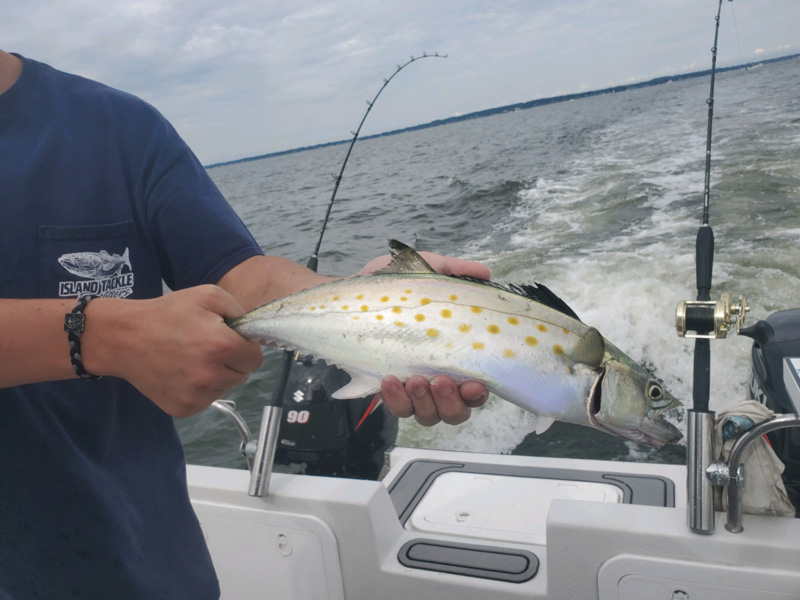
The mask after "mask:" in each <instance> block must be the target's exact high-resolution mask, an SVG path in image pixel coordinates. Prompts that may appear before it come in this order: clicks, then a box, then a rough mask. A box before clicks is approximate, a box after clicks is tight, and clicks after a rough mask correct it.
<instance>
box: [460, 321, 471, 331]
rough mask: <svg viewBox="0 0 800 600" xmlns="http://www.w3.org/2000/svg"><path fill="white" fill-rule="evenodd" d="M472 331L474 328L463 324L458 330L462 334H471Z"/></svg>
mask: <svg viewBox="0 0 800 600" xmlns="http://www.w3.org/2000/svg"><path fill="white" fill-rule="evenodd" d="M470 329H472V328H471V327H470V326H469V325H467V324H466V323H462V324H461V325H459V326H458V330H459V331H460V332H461V333H469V330H470Z"/></svg>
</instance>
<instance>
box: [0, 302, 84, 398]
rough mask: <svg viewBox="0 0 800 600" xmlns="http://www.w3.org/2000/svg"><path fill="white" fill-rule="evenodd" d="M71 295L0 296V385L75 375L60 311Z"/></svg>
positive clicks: (65, 310) (68, 304)
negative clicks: (55, 297)
mask: <svg viewBox="0 0 800 600" xmlns="http://www.w3.org/2000/svg"><path fill="white" fill-rule="evenodd" d="M74 306H75V299H74V298H66V299H63V300H62V299H58V300H7V299H0V331H2V332H3V333H2V335H0V387H10V386H14V385H21V384H23V383H33V382H35V381H53V380H57V379H68V378H72V377H76V375H75V372H74V371H73V369H72V364H71V363H70V359H69V342H68V341H67V334H66V333H65V332H64V315H65V314H66V313H68V312H70V311H71V310H72V309H73V307H74Z"/></svg>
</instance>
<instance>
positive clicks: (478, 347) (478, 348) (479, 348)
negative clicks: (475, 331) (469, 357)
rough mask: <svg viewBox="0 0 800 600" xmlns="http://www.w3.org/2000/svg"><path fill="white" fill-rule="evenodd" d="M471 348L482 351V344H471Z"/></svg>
mask: <svg viewBox="0 0 800 600" xmlns="http://www.w3.org/2000/svg"><path fill="white" fill-rule="evenodd" d="M472 347H473V348H474V349H475V350H483V344H481V343H480V342H472Z"/></svg>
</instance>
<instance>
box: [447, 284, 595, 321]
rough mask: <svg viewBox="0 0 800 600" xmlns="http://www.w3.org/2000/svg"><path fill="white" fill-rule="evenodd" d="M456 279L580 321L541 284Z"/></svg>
mask: <svg viewBox="0 0 800 600" xmlns="http://www.w3.org/2000/svg"><path fill="white" fill-rule="evenodd" d="M453 277H456V278H458V279H463V280H464V281H471V282H472V283H479V284H481V285H488V286H491V287H493V288H497V289H498V290H504V291H506V292H511V293H512V294H517V295H518V296H522V297H523V298H527V299H528V300H533V301H534V302H538V303H539V304H544V305H545V306H549V307H550V308H552V309H553V310H557V311H558V312H561V313H564V314H565V315H567V316H568V317H571V318H573V319H575V320H576V321H580V320H581V319H580V317H579V316H578V315H577V314H576V313H575V311H574V310H572V309H571V308H570V307H569V305H568V304H567V303H566V302H564V301H563V300H562V299H561V298H559V297H558V296H556V295H555V293H554V292H553V291H552V290H551V289H550V288H548V287H547V286H546V285H544V284H543V283H535V282H534V283H533V285H524V284H523V285H517V284H514V283H505V284H504V283H496V282H494V281H486V280H484V279H477V278H475V277H469V276H468V275H453Z"/></svg>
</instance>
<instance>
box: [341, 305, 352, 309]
mask: <svg viewBox="0 0 800 600" xmlns="http://www.w3.org/2000/svg"><path fill="white" fill-rule="evenodd" d="M348 308H350V307H349V306H347V304H343V305H342V310H347V309H348Z"/></svg>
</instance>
